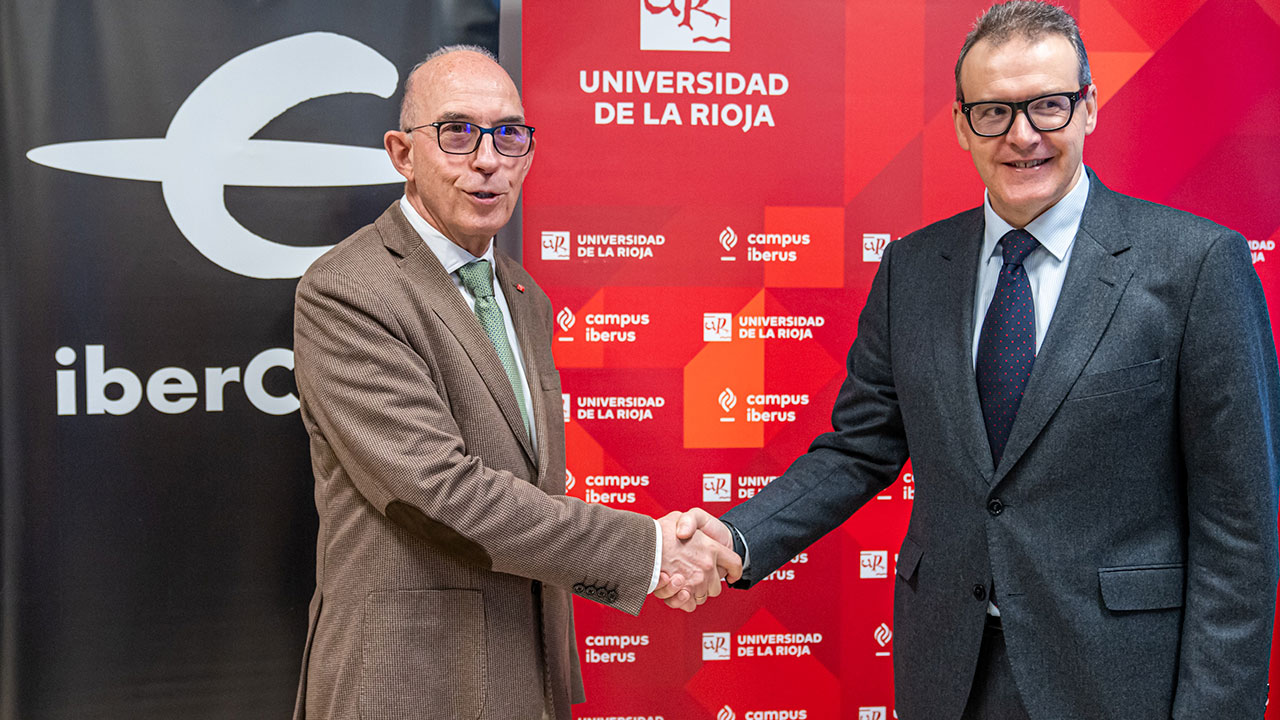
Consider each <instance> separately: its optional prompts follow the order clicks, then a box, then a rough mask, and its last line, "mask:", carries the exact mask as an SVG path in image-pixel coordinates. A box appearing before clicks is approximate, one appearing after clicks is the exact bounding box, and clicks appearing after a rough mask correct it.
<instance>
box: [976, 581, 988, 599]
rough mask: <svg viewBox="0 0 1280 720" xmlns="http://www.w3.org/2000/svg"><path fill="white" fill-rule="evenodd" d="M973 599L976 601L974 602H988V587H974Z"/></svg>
mask: <svg viewBox="0 0 1280 720" xmlns="http://www.w3.org/2000/svg"><path fill="white" fill-rule="evenodd" d="M973 599H974V600H978V601H979V602H981V601H983V600H986V599H987V586H986V585H974V586H973Z"/></svg>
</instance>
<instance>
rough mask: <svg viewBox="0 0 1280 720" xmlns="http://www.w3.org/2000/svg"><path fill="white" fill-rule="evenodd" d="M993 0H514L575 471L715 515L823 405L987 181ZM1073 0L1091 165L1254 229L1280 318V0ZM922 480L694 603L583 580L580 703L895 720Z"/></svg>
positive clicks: (606, 486) (530, 198) (618, 708)
mask: <svg viewBox="0 0 1280 720" xmlns="http://www.w3.org/2000/svg"><path fill="white" fill-rule="evenodd" d="M985 5H986V3H984V2H977V1H966V2H956V1H955V0H946V1H941V0H927V1H926V0H903V1H902V2H896V3H882V2H870V1H869V0H848V2H833V1H831V0H795V1H794V2H788V3H748V2H745V0H633V1H631V2H627V1H623V2H610V3H595V2H575V3H526V4H525V6H524V8H523V20H522V21H523V61H522V64H523V75H524V77H523V81H524V93H525V106H526V112H527V115H528V117H529V119H530V120H529V121H530V122H531V123H532V124H533V125H535V126H536V127H537V128H538V130H537V138H538V152H537V155H536V162H535V167H534V170H533V172H532V173H531V174H530V176H529V180H528V182H527V184H526V190H525V205H524V248H525V250H524V254H525V256H524V263H525V265H526V267H528V268H529V269H530V270H531V272H532V273H533V274H534V276H535V277H537V278H538V280H539V282H540V283H541V285H542V286H543V288H545V289H546V291H547V292H548V293H549V295H550V296H551V298H552V302H553V303H554V304H555V311H556V313H557V329H556V337H555V341H554V342H555V352H556V361H557V364H558V366H559V368H560V371H561V374H562V377H563V385H564V388H565V404H566V410H565V413H566V414H565V421H566V423H567V424H566V433H567V443H568V467H569V471H570V474H571V478H570V480H569V482H570V486H571V489H570V490H569V492H570V494H573V495H576V496H578V497H581V498H583V499H585V500H587V501H589V502H602V503H607V504H609V505H612V506H615V507H620V508H626V509H631V510H637V511H639V512H644V513H648V514H651V515H661V514H664V513H666V512H669V511H670V510H675V509H681V510H682V509H686V508H688V507H691V506H694V505H701V506H704V507H706V508H707V509H709V510H710V511H711V512H713V513H716V514H720V513H722V512H724V511H725V510H727V509H728V508H730V507H731V506H732V505H733V504H735V503H737V502H740V501H742V500H743V499H746V498H748V497H750V496H751V495H752V494H754V493H755V492H756V491H758V490H759V489H760V488H761V487H763V486H764V485H766V484H768V482H769V481H770V480H772V479H773V478H774V477H775V476H777V475H778V474H780V473H781V472H783V471H784V470H785V469H786V467H787V465H788V464H789V463H790V461H791V460H792V459H793V458H794V457H795V456H797V455H798V454H800V453H802V452H803V451H804V450H805V448H806V447H807V446H808V443H809V441H810V440H811V439H812V438H813V437H814V436H815V435H817V434H818V433H820V432H822V431H824V430H826V429H828V428H829V412H830V409H831V404H832V401H833V400H834V398H835V394H836V391H837V389H838V387H839V384H840V382H841V380H842V379H843V377H844V360H845V354H846V352H847V351H848V348H849V345H850V343H851V342H852V340H853V336H854V332H855V328H856V320H857V316H858V312H859V311H860V310H861V308H862V304H863V301H864V300H865V297H866V294H867V291H868V289H869V287H870V283H871V278H872V277H873V275H874V274H875V272H876V269H877V267H878V265H877V263H878V260H879V257H880V253H881V252H882V251H883V248H884V245H885V243H887V242H890V241H892V240H894V239H896V238H899V237H901V236H903V235H905V234H907V233H909V232H911V231H913V230H915V229H917V228H919V227H921V226H923V225H925V224H927V223H930V222H933V221H935V220H939V219H942V218H944V217H947V216H950V215H952V214H955V213H957V212H960V211H962V210H965V209H968V208H970V207H973V206H975V205H977V204H979V203H980V202H981V201H982V184H981V181H980V180H979V178H978V175H977V173H976V172H975V171H974V169H973V167H972V164H971V162H970V160H969V157H968V154H967V153H965V152H963V151H962V150H961V149H960V148H959V147H958V146H957V144H956V140H955V133H954V129H953V125H952V120H951V103H952V98H953V97H954V80H953V67H954V63H955V57H956V54H957V53H958V51H959V47H960V44H961V41H962V40H963V38H964V35H965V33H966V32H967V30H968V28H969V26H970V24H971V23H972V21H973V20H974V18H976V17H977V15H978V14H979V13H980V12H981V11H982V10H983V9H984V8H985ZM1065 5H1066V7H1067V9H1068V10H1069V11H1071V12H1072V13H1073V14H1074V15H1075V16H1076V17H1077V18H1078V19H1079V21H1080V25H1081V29H1082V33H1083V36H1084V39H1085V43H1086V45H1087V47H1088V48H1089V52H1090V60H1091V64H1092V69H1093V74H1094V78H1095V82H1096V84H1097V86H1098V89H1099V93H1100V101H1101V109H1100V114H1099V122H1098V129H1097V131H1096V132H1095V133H1094V134H1093V135H1092V136H1090V138H1089V139H1088V141H1087V142H1086V149H1085V162H1086V163H1088V164H1089V165H1090V166H1091V167H1093V168H1094V169H1095V170H1096V171H1097V172H1098V175H1099V177H1100V178H1101V179H1102V181H1103V182H1104V183H1106V184H1107V185H1108V186H1109V187H1111V188H1113V189H1116V190H1119V191H1121V192H1125V193H1128V194H1131V195H1136V196H1138V197H1142V198H1145V199H1148V200H1153V201H1156V202H1160V203H1165V204H1168V205H1172V206H1175V207H1179V208H1182V209H1185V210H1189V211H1191V212H1195V213H1197V214H1200V215H1204V216H1206V217H1209V218H1211V219H1213V220H1215V221H1217V222H1220V223H1223V224H1225V225H1228V226H1230V227H1233V228H1235V229H1237V230H1239V231H1240V232H1242V233H1244V235H1245V236H1246V237H1247V238H1248V239H1249V241H1250V244H1251V245H1252V246H1253V251H1254V267H1255V269H1256V270H1257V271H1258V274H1259V275H1260V276H1261V278H1262V282H1263V286H1264V288H1265V290H1266V292H1267V294H1268V296H1269V297H1270V298H1272V301H1271V317H1272V324H1273V325H1275V324H1277V323H1280V317H1278V308H1280V300H1278V299H1277V298H1278V297H1280V270H1277V269H1276V268H1277V265H1280V253H1276V251H1275V245H1276V242H1277V240H1280V203H1277V202H1275V198H1276V197H1278V196H1280V173H1277V172H1276V171H1275V168H1276V167H1280V59H1278V57H1277V50H1276V48H1280V0H1175V1H1171V2H1163V3H1158V4H1154V5H1153V4H1152V3H1149V2H1145V1H1144V0H1077V1H1075V2H1067V3H1065ZM921 291H922V292H927V291H928V289H927V288H922V289H921ZM912 497H913V485H912V481H911V473H910V466H909V465H908V467H907V468H906V471H905V472H904V474H903V477H902V478H901V479H900V480H899V482H898V483H896V484H895V485H893V486H891V487H890V488H889V489H888V490H887V491H886V492H885V493H884V494H883V495H882V496H880V497H878V498H876V500H874V501H872V502H871V503H869V504H868V505H867V506H866V507H864V508H863V509H862V510H860V511H859V512H858V513H857V514H856V515H855V516H854V517H853V518H852V519H851V520H850V521H849V522H847V523H846V524H845V525H844V526H843V527H841V528H840V529H839V530H838V531H836V532H834V533H832V534H831V535H829V536H827V537H826V538H824V539H822V540H821V541H819V542H818V543H816V544H815V545H813V546H812V547H810V548H809V549H808V550H807V551H806V552H804V553H803V554H801V555H800V556H798V557H796V558H794V559H793V560H792V561H791V562H790V563H789V564H787V565H786V566H785V567H784V568H782V569H780V570H779V571H778V572H777V573H775V574H774V576H772V577H771V578H770V580H769V581H767V582H764V583H761V584H760V585H759V586H758V587H757V588H754V589H752V590H751V591H749V592H737V591H731V592H728V593H727V594H726V595H724V596H722V597H721V598H719V599H717V600H714V601H712V602H711V603H709V604H708V605H707V606H705V607H703V608H702V609H700V610H699V611H698V612H697V613H695V614H692V615H685V614H683V613H677V612H673V611H669V610H667V609H666V608H665V607H662V606H661V605H660V604H658V603H657V602H656V601H652V600H651V601H650V603H649V606H648V607H646V609H645V610H644V612H643V613H642V615H641V616H640V617H639V618H631V617H629V616H626V615H623V614H621V613H617V612H615V611H612V610H608V609H605V608H603V607H601V606H599V605H596V604H594V603H591V602H585V601H578V602H577V604H576V610H577V613H578V636H579V637H578V640H579V651H580V653H581V655H582V660H583V673H584V676H585V680H586V683H587V696H588V701H587V703H586V704H584V705H580V706H578V708H577V710H576V711H575V715H576V717H578V718H583V719H586V718H610V717H659V716H660V717H665V718H668V719H675V718H679V719H681V720H684V719H687V718H713V717H714V718H718V720H733V719H734V718H745V719H747V720H751V719H753V718H777V719H779V720H781V719H783V718H788V719H796V720H799V719H801V718H807V719H808V720H818V719H821V718H858V720H885V719H886V718H890V717H893V677H892V654H893V618H892V591H893V582H892V579H891V578H892V577H893V574H894V563H895V560H896V558H895V554H896V550H897V548H898V546H899V544H900V543H901V539H902V535H903V533H904V532H905V529H906V522H907V518H908V516H909V514H910V512H911V505H912ZM1273 677H1275V675H1274V674H1273ZM1268 717H1269V718H1280V712H1274V711H1273V712H1272V714H1270V715H1268Z"/></svg>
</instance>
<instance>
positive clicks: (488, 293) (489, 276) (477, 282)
mask: <svg viewBox="0 0 1280 720" xmlns="http://www.w3.org/2000/svg"><path fill="white" fill-rule="evenodd" d="M456 272H457V273H458V277H460V278H462V286H463V287H465V288H466V289H467V292H469V293H471V295H472V296H473V297H475V298H476V299H477V300H479V299H480V298H490V297H493V273H491V272H489V261H488V260H477V261H475V262H473V263H468V264H466V265H463V266H462V267H460V268H458V269H457V271H456Z"/></svg>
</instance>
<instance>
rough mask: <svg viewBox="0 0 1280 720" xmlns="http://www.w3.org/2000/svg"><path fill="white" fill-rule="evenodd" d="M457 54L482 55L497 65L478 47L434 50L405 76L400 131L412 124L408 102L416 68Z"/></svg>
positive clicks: (410, 107) (457, 46)
mask: <svg viewBox="0 0 1280 720" xmlns="http://www.w3.org/2000/svg"><path fill="white" fill-rule="evenodd" d="M457 52H470V53H477V54H479V55H483V56H484V57H487V58H489V59H490V60H492V61H493V62H494V64H497V62H498V58H497V57H496V56H495V55H494V54H493V53H492V52H490V51H489V49H488V48H484V47H480V46H479V45H445V46H444V47H441V48H437V49H436V50H433V51H431V53H430V54H429V55H427V56H426V57H424V58H422V62H420V63H418V64H417V65H414V66H413V69H411V70H409V74H408V75H407V76H405V79H404V97H402V98H400V129H401V130H405V131H407V130H408V129H409V127H410V125H409V123H411V122H413V120H412V118H411V116H412V115H413V107H412V103H411V102H410V101H409V98H411V97H413V85H414V80H413V78H414V76H415V75H417V73H418V68H420V67H422V66H423V65H426V64H427V63H429V62H431V61H432V60H435V59H436V58H439V57H443V56H445V55H450V54H453V53H457Z"/></svg>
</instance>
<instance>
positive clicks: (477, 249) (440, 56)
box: [383, 46, 534, 257]
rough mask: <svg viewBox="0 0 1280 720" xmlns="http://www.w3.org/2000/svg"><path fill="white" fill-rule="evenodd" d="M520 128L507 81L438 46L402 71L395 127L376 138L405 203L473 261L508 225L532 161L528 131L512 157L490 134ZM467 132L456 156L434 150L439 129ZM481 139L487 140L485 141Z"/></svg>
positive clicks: (469, 52) (484, 58)
mask: <svg viewBox="0 0 1280 720" xmlns="http://www.w3.org/2000/svg"><path fill="white" fill-rule="evenodd" d="M524 122H525V117H524V105H523V104H522V103H521V102H520V92H519V91H518V90H517V89H516V86H515V83H514V82H512V81H511V76H509V75H507V71H506V70H503V69H502V66H501V65H499V64H498V63H497V62H496V61H495V60H494V59H493V56H492V55H491V54H489V53H488V52H487V51H485V50H483V49H481V48H475V47H466V46H451V47H446V48H441V49H440V50H437V51H436V52H434V53H432V54H431V55H430V56H428V57H427V59H426V60H424V61H423V62H422V63H421V64H419V65H418V66H417V67H416V68H414V69H413V71H412V72H410V74H409V77H408V78H407V79H406V80H405V96H404V101H403V103H402V105H401V111H400V124H401V129H399V130H392V131H389V132H387V133H386V134H385V135H384V136H383V144H384V145H385V146H386V149H387V154H388V156H390V158H391V162H392V164H393V165H395V168H396V170H397V171H398V172H399V173H400V174H401V175H403V176H404V178H405V197H406V198H407V199H408V201H409V204H410V205H412V206H413V209H414V210H416V211H417V212H418V214H419V215H420V216H421V217H422V219H423V220H426V221H427V223H428V224H430V225H431V226H432V227H434V228H435V229H436V230H439V231H440V232H441V233H442V234H443V235H444V236H445V237H447V238H449V239H450V240H452V241H453V242H454V243H456V244H457V245H459V246H460V247H462V248H464V249H466V250H467V251H468V252H470V253H471V254H472V255H475V256H476V257H479V256H481V255H482V254H483V253H484V251H485V248H487V247H488V246H489V242H490V239H491V238H492V237H493V235H494V233H496V232H497V231H498V230H499V229H501V228H502V226H503V225H505V224H506V223H507V221H509V220H510V219H511V213H512V212H513V211H514V210H515V206H516V202H517V200H518V199H519V197H520V187H521V184H522V183H523V182H524V177H525V174H526V173H527V172H528V171H529V166H530V164H531V163H532V162H533V149H534V148H533V140H532V132H533V130H532V128H528V129H527V130H526V131H525V132H527V135H528V137H529V141H528V145H527V146H523V147H522V148H521V149H524V150H526V152H525V153H524V154H521V155H518V156H512V155H504V154H502V153H501V152H499V151H498V146H497V144H496V143H497V142H498V139H499V136H498V135H494V134H493V133H494V132H495V128H498V127H501V126H506V125H521V126H523V125H524ZM445 127H448V128H450V129H451V131H456V130H454V129H457V128H464V129H465V132H467V133H474V134H473V135H471V136H470V137H472V138H475V140H476V143H477V144H476V145H474V146H473V148H472V149H471V150H470V151H469V152H462V151H461V150H463V149H462V148H459V147H457V145H456V144H452V143H451V144H449V149H448V150H446V149H445V147H444V146H442V145H441V144H440V135H441V132H442V128H445ZM486 135H487V137H486Z"/></svg>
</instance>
